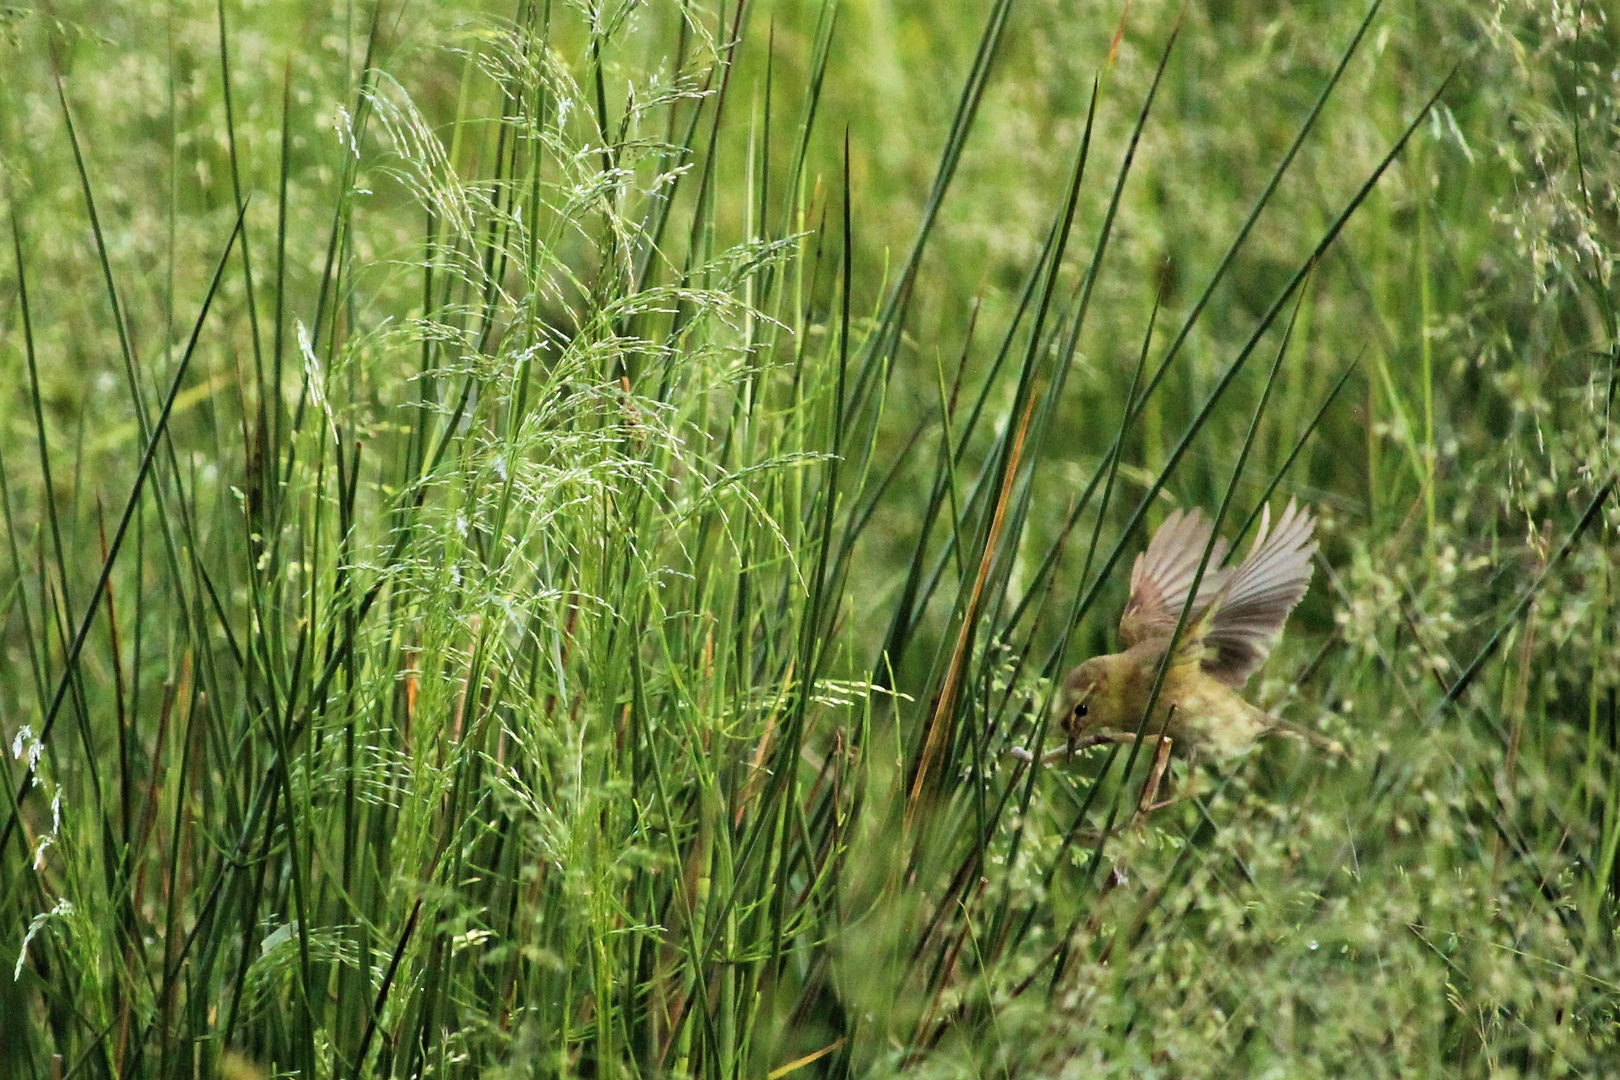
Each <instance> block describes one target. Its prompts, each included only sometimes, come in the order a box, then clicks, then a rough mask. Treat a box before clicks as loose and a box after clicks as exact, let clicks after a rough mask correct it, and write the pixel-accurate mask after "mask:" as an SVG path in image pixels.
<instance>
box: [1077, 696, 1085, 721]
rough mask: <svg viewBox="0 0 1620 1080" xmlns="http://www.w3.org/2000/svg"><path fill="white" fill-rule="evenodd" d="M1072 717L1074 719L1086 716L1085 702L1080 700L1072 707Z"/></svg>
mask: <svg viewBox="0 0 1620 1080" xmlns="http://www.w3.org/2000/svg"><path fill="white" fill-rule="evenodd" d="M1074 718H1075V719H1076V720H1084V719H1085V718H1086V703H1085V702H1083V701H1082V702H1081V703H1080V704H1078V705H1076V706H1075V707H1074Z"/></svg>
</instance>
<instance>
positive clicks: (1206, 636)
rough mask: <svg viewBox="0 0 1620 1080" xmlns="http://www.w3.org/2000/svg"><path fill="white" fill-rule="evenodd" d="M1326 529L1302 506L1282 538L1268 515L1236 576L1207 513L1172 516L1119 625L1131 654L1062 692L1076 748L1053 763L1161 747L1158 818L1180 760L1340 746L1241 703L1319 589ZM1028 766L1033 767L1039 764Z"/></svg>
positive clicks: (1070, 679)
mask: <svg viewBox="0 0 1620 1080" xmlns="http://www.w3.org/2000/svg"><path fill="white" fill-rule="evenodd" d="M1315 529H1316V521H1315V519H1314V518H1313V517H1312V516H1311V514H1310V512H1309V510H1306V509H1302V508H1301V507H1300V506H1299V505H1298V504H1297V503H1296V502H1295V501H1294V500H1289V503H1288V506H1287V509H1285V510H1284V511H1283V513H1282V515H1281V517H1279V518H1278V519H1277V522H1276V527H1275V528H1273V527H1272V520H1271V508H1270V507H1269V506H1266V507H1264V508H1263V509H1262V511H1261V517H1260V528H1259V531H1258V532H1257V533H1256V535H1255V539H1254V546H1253V547H1252V548H1251V549H1250V550H1249V553H1248V555H1247V556H1246V557H1245V558H1244V559H1243V560H1242V561H1241V562H1239V563H1237V564H1236V565H1226V556H1227V553H1228V551H1229V550H1230V545H1229V544H1228V543H1227V541H1226V540H1224V539H1215V540H1213V542H1212V539H1211V538H1212V536H1213V534H1214V527H1213V526H1212V525H1211V523H1210V521H1209V519H1208V518H1206V517H1205V516H1204V514H1203V512H1202V511H1200V510H1198V509H1196V508H1194V509H1191V510H1174V511H1172V512H1171V513H1170V514H1169V516H1167V517H1166V518H1165V520H1164V523H1163V524H1162V525H1161V526H1160V527H1159V530H1158V531H1157V532H1156V533H1154V535H1153V539H1152V540H1151V541H1150V542H1149V543H1148V546H1147V550H1146V551H1144V552H1142V553H1141V554H1139V555H1138V556H1137V557H1136V562H1135V564H1134V565H1133V567H1132V569H1131V594H1130V599H1129V600H1128V601H1127V602H1126V604H1125V611H1124V613H1123V614H1122V615H1121V617H1120V621H1119V637H1120V642H1121V644H1122V645H1123V646H1124V649H1123V651H1121V652H1117V653H1110V654H1108V655H1105V656H1094V657H1092V658H1091V659H1089V660H1087V661H1085V662H1084V663H1081V664H1079V665H1077V666H1076V667H1074V668H1073V669H1072V670H1071V671H1070V672H1069V673H1068V674H1067V675H1066V676H1065V677H1064V678H1063V681H1062V683H1061V684H1060V685H1059V686H1058V690H1057V693H1056V694H1055V696H1054V699H1053V710H1052V711H1053V719H1054V720H1056V721H1057V722H1058V723H1059V724H1060V725H1061V727H1062V729H1063V731H1064V733H1065V735H1066V736H1067V738H1068V745H1067V746H1065V747H1063V748H1061V749H1059V750H1056V751H1053V753H1052V754H1051V755H1048V756H1047V760H1050V759H1053V758H1056V757H1058V756H1061V755H1062V754H1065V753H1068V752H1072V750H1073V749H1074V748H1076V747H1078V746H1087V745H1097V744H1099V743H1103V742H1130V741H1132V740H1134V739H1135V738H1136V737H1137V734H1138V732H1140V733H1141V735H1142V737H1143V738H1144V739H1151V740H1153V741H1154V742H1155V743H1156V744H1157V751H1156V754H1157V760H1156V761H1155V767H1154V770H1153V772H1152V773H1151V774H1150V777H1149V781H1148V785H1147V786H1145V787H1144V789H1143V802H1142V807H1141V808H1142V809H1146V808H1148V806H1149V804H1150V803H1151V796H1152V794H1153V792H1155V791H1156V790H1157V787H1158V783H1159V781H1160V780H1161V779H1162V778H1163V775H1164V770H1165V768H1166V767H1167V766H1168V761H1169V756H1170V754H1171V753H1172V752H1175V753H1177V754H1178V755H1179V756H1182V757H1184V758H1187V759H1190V760H1193V761H1222V760H1228V759H1231V758H1234V757H1237V756H1239V755H1241V754H1243V753H1245V752H1246V751H1248V750H1249V748H1251V747H1252V746H1253V745H1254V744H1255V743H1256V742H1257V741H1258V740H1259V739H1260V738H1261V737H1262V736H1265V735H1267V734H1269V733H1271V732H1273V731H1285V732H1288V733H1291V734H1295V735H1299V736H1301V737H1303V738H1306V739H1308V740H1310V741H1312V742H1315V743H1318V745H1323V746H1326V747H1328V748H1329V749H1332V748H1333V747H1334V746H1336V744H1333V743H1332V742H1331V740H1327V739H1324V738H1323V737H1322V736H1321V735H1319V734H1318V733H1316V732H1313V731H1309V730H1308V729H1303V728H1298V727H1296V726H1294V725H1292V724H1288V723H1286V722H1285V721H1283V720H1281V719H1279V718H1278V717H1275V716H1273V715H1271V714H1270V713H1268V712H1266V711H1265V710H1263V709H1260V708H1258V707H1256V706H1254V705H1252V704H1250V703H1249V702H1248V701H1246V700H1245V699H1244V698H1243V696H1242V694H1241V692H1240V691H1242V689H1243V687H1244V685H1245V684H1246V683H1247V682H1248V681H1249V679H1250V677H1251V676H1252V675H1253V674H1254V672H1255V671H1256V670H1257V669H1258V668H1259V667H1260V666H1261V664H1263V663H1264V662H1265V660H1266V658H1267V657H1268V656H1269V655H1270V654H1271V650H1272V648H1273V646H1274V645H1275V644H1276V642H1277V639H1278V637H1279V636H1280V634H1281V633H1282V629H1283V626H1284V624H1285V623H1286V622H1287V621H1288V616H1289V614H1290V613H1292V612H1293V610H1294V608H1295V606H1297V605H1298V604H1299V602H1300V600H1301V599H1302V598H1303V597H1304V596H1305V592H1306V590H1307V589H1308V588H1309V587H1310V582H1311V573H1312V566H1311V558H1312V556H1313V555H1314V554H1315V553H1316V540H1315V538H1314V533H1315ZM1206 550H1207V551H1208V553H1209V556H1208V559H1207V561H1206V560H1205V551H1206ZM1200 564H1203V565H1204V566H1205V570H1204V573H1203V576H1202V578H1201V579H1199V580H1198V582H1197V589H1198V592H1197V595H1196V597H1195V598H1194V600H1193V603H1192V607H1191V609H1190V611H1188V614H1187V619H1186V624H1185V626H1184V627H1183V628H1182V632H1181V635H1180V637H1179V639H1178V640H1176V641H1175V648H1176V651H1175V653H1174V655H1173V656H1172V657H1171V658H1170V662H1169V664H1168V665H1167V666H1166V667H1165V673H1164V681H1163V685H1162V686H1161V687H1160V689H1159V695H1158V698H1157V700H1156V701H1154V703H1153V713H1152V715H1151V716H1150V717H1148V718H1147V720H1146V723H1144V722H1143V717H1144V713H1145V712H1146V711H1147V708H1148V702H1149V698H1150V697H1151V696H1152V690H1153V683H1154V680H1155V679H1156V678H1158V672H1159V668H1160V666H1161V664H1162V663H1163V661H1164V659H1165V654H1166V652H1167V651H1168V650H1169V648H1170V646H1171V644H1172V639H1174V638H1175V636H1176V635H1175V630H1176V624H1177V623H1178V622H1179V621H1181V613H1182V609H1183V608H1184V607H1186V606H1187V597H1188V594H1189V593H1190V592H1191V590H1192V589H1193V587H1194V580H1195V578H1197V577H1198V568H1199V565H1200ZM1340 752H1342V750H1341V751H1340ZM1019 756H1020V757H1021V758H1022V759H1023V760H1032V758H1031V756H1030V755H1029V754H1028V753H1027V752H1026V753H1024V754H1022V755H1019Z"/></svg>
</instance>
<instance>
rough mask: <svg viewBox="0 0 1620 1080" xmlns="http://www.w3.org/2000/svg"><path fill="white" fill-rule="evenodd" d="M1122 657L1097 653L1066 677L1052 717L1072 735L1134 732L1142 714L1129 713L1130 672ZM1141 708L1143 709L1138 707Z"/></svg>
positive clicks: (1076, 736) (1053, 707) (1054, 702)
mask: <svg viewBox="0 0 1620 1080" xmlns="http://www.w3.org/2000/svg"><path fill="white" fill-rule="evenodd" d="M1123 659H1124V658H1123V657H1122V656H1118V655H1115V656H1093V657H1092V658H1091V659H1090V660H1087V661H1086V662H1085V663H1083V664H1080V665H1078V666H1076V667H1075V668H1074V669H1072V670H1071V671H1070V672H1069V673H1068V674H1067V675H1065V676H1064V677H1063V685H1062V686H1060V687H1059V688H1058V694H1057V697H1056V698H1055V699H1053V702H1052V718H1053V719H1054V720H1056V721H1057V722H1058V723H1059V724H1061V725H1062V726H1063V730H1064V732H1065V733H1066V734H1067V735H1068V736H1069V738H1071V739H1074V738H1078V737H1080V736H1081V735H1086V734H1089V733H1091V732H1099V731H1134V730H1136V722H1137V721H1138V720H1140V719H1141V717H1140V716H1129V717H1127V716H1126V713H1127V712H1129V711H1130V710H1128V709H1127V708H1126V707H1125V705H1126V703H1125V693H1126V690H1127V679H1126V678H1125V675H1126V671H1125V669H1124V665H1123ZM1138 711H1139V710H1138Z"/></svg>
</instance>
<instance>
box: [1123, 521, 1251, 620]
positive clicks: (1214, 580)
mask: <svg viewBox="0 0 1620 1080" xmlns="http://www.w3.org/2000/svg"><path fill="white" fill-rule="evenodd" d="M1210 532H1211V527H1210V524H1209V519H1208V518H1206V517H1204V515H1203V514H1202V513H1200V512H1199V511H1198V510H1189V511H1182V510H1172V511H1171V512H1170V516H1169V517H1167V518H1165V519H1164V524H1163V525H1160V526H1159V531H1158V532H1156V533H1154V534H1153V539H1152V540H1151V541H1149V542H1148V546H1147V550H1146V551H1144V552H1142V554H1140V555H1138V556H1137V557H1136V565H1135V566H1133V567H1132V568H1131V598H1130V600H1129V601H1128V602H1127V603H1126V604H1125V614H1123V615H1121V616H1120V619H1119V636H1120V640H1121V641H1123V642H1124V643H1125V645H1126V647H1127V648H1129V647H1130V646H1132V645H1135V644H1137V643H1138V642H1141V641H1145V640H1147V639H1148V638H1153V637H1168V636H1169V635H1170V634H1171V633H1173V632H1174V631H1175V628H1176V620H1177V619H1179V618H1180V617H1181V609H1182V607H1183V606H1185V605H1186V603H1187V593H1188V590H1190V589H1191V588H1192V583H1193V578H1194V577H1195V576H1197V573H1198V564H1199V562H1200V561H1201V560H1202V559H1203V557H1204V548H1205V547H1207V546H1208V545H1209V537H1210ZM1227 547H1228V545H1227V543H1226V541H1225V540H1216V541H1215V546H1214V547H1213V548H1211V549H1210V553H1209V563H1208V565H1207V566H1206V567H1205V569H1204V578H1203V580H1202V581H1200V582H1199V583H1198V599H1197V601H1196V602H1195V603H1194V604H1193V610H1192V613H1191V615H1190V616H1189V617H1188V626H1189V627H1191V626H1192V625H1193V621H1194V620H1196V619H1197V618H1198V617H1199V616H1200V615H1202V614H1203V613H1204V611H1205V610H1207V609H1208V607H1209V604H1210V601H1211V600H1213V599H1215V597H1216V596H1217V595H1218V594H1219V593H1220V592H1221V589H1222V586H1223V585H1224V584H1225V583H1226V580H1227V578H1228V577H1230V576H1231V573H1232V571H1231V570H1230V569H1227V570H1222V569H1220V565H1221V562H1222V561H1223V560H1224V559H1225V558H1226V551H1227Z"/></svg>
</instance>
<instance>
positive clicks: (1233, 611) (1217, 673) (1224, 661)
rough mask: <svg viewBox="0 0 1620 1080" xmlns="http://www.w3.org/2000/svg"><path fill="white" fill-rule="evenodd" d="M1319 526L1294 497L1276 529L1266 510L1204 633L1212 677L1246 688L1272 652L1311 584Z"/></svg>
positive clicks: (1268, 508)
mask: <svg viewBox="0 0 1620 1080" xmlns="http://www.w3.org/2000/svg"><path fill="white" fill-rule="evenodd" d="M1315 528H1316V521H1315V520H1314V519H1313V518H1312V517H1311V515H1310V512H1309V511H1306V510H1301V509H1300V508H1299V507H1297V506H1296V505H1295V504H1294V501H1293V500H1292V499H1290V500H1289V501H1288V508H1287V509H1286V510H1284V511H1283V513H1282V517H1281V518H1279V519H1278V520H1277V528H1276V531H1275V532H1273V531H1272V529H1271V508H1270V507H1269V506H1268V507H1266V508H1265V510H1263V511H1262V512H1261V516H1260V531H1259V532H1258V533H1257V534H1256V535H1255V538H1254V547H1253V548H1251V549H1250V550H1249V554H1248V557H1247V558H1245V559H1244V560H1243V562H1242V564H1241V565H1239V566H1238V567H1237V569H1236V570H1229V571H1228V573H1229V575H1230V576H1229V577H1228V578H1227V579H1226V580H1225V581H1224V582H1223V591H1222V593H1221V595H1220V596H1219V597H1217V598H1216V600H1215V611H1214V613H1213V614H1212V615H1211V617H1210V620H1209V628H1208V630H1207V631H1206V633H1205V635H1204V670H1205V671H1206V672H1208V673H1209V674H1210V675H1213V676H1214V677H1215V678H1217V679H1219V680H1220V681H1221V682H1223V683H1226V684H1227V685H1228V686H1234V687H1237V686H1242V685H1243V684H1244V683H1246V682H1248V681H1249V676H1250V675H1252V674H1254V670H1255V669H1256V668H1258V667H1259V666H1260V665H1261V664H1262V663H1264V662H1265V659H1266V657H1267V656H1269V655H1271V647H1272V645H1273V644H1275V643H1276V640H1277V635H1278V633H1280V632H1281V630H1282V628H1283V623H1285V622H1287V621H1288V614H1289V612H1291V611H1293V610H1294V605H1296V604H1298V603H1299V601H1300V598H1301V597H1303V596H1304V595H1305V590H1306V589H1307V588H1308V587H1309V586H1310V583H1311V556H1312V555H1314V554H1315V553H1316V541H1315V540H1314V539H1312V537H1311V534H1312V532H1313V531H1314V530H1315ZM1194 565H1196V563H1195V564H1194ZM1202 591H1203V590H1202V589H1200V590H1199V592H1200V593H1202ZM1185 595H1186V594H1185V593H1183V598H1185ZM1172 625H1173V620H1172Z"/></svg>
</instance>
